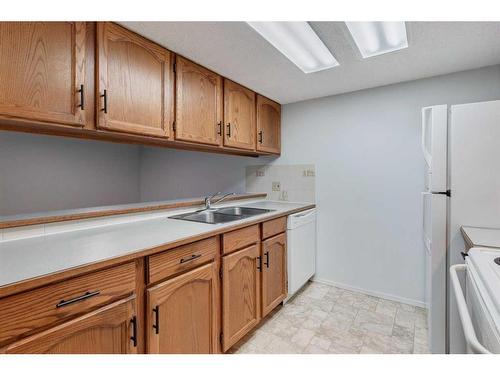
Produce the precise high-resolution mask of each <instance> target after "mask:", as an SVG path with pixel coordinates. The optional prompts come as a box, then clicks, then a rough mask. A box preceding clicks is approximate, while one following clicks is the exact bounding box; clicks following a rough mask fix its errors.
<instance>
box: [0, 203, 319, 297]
mask: <svg viewBox="0 0 500 375" xmlns="http://www.w3.org/2000/svg"><path fill="white" fill-rule="evenodd" d="M259 196H260V195H259ZM240 199H241V198H240ZM315 207H316V204H306V205H304V206H303V207H300V208H295V209H291V210H285V211H281V212H278V213H276V214H273V215H269V216H266V217H265V218H264V219H262V218H255V219H254V220H251V221H245V222H244V223H240V224H237V223H235V224H234V225H230V226H229V227H224V228H217V229H214V230H212V231H209V232H205V233H202V234H198V235H194V236H189V237H185V238H182V239H178V240H175V241H172V242H166V243H164V244H161V245H159V246H155V247H152V248H146V249H139V250H137V251H133V252H130V253H127V254H124V255H120V256H117V257H112V258H109V259H105V260H97V261H95V262H91V263H86V264H82V265H79V266H76V267H72V268H67V269H64V270H60V271H56V272H52V273H49V274H45V275H41V276H36V277H33V278H29V279H24V280H21V281H17V282H15V283H11V284H6V285H3V286H0V298H4V297H7V296H10V295H13V294H17V293H20V292H24V291H28V290H31V289H35V288H38V287H41V286H44V285H48V284H52V283H55V282H59V281H63V280H65V279H69V278H72V277H75V276H80V275H84V274H87V273H91V272H94V271H97V270H101V269H105V268H109V267H113V266H117V265H119V264H123V263H127V262H131V261H134V260H136V259H139V258H143V257H146V256H150V255H153V254H157V253H160V252H163V251H166V250H169V249H172V248H175V247H178V246H182V245H186V244H189V243H192V242H195V241H199V240H202V239H205V238H208V237H212V236H216V235H220V234H222V233H227V232H231V231H233V230H237V229H240V228H244V227H247V226H250V225H254V224H258V223H261V222H264V221H268V220H272V219H276V218H278V217H282V216H288V215H291V214H294V213H297V212H301V211H306V210H310V209H312V208H315Z"/></svg>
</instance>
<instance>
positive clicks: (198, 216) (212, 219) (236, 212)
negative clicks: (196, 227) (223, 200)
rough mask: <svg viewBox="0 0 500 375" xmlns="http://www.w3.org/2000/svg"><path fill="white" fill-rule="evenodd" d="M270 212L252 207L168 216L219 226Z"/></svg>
mask: <svg viewBox="0 0 500 375" xmlns="http://www.w3.org/2000/svg"><path fill="white" fill-rule="evenodd" d="M272 211H274V210H268V209H263V208H252V207H222V208H211V209H207V210H201V211H195V212H188V213H186V214H181V215H175V216H170V217H169V219H178V220H186V221H196V222H198V223H206V224H219V223H228V222H231V221H236V220H241V219H246V218H249V217H252V216H256V215H262V214H265V213H268V212H272Z"/></svg>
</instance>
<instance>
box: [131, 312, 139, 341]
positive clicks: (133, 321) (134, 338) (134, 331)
mask: <svg viewBox="0 0 500 375" xmlns="http://www.w3.org/2000/svg"><path fill="white" fill-rule="evenodd" d="M130 323H131V324H132V336H131V337H130V340H132V342H133V343H134V346H137V318H136V317H135V316H134V317H133V318H132V319H130Z"/></svg>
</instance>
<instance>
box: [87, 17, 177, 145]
mask: <svg viewBox="0 0 500 375" xmlns="http://www.w3.org/2000/svg"><path fill="white" fill-rule="evenodd" d="M97 49H98V51H97V53H98V64H97V72H98V73H97V74H98V79H99V84H98V88H97V94H96V95H97V100H96V103H97V104H96V107H97V108H96V111H97V113H98V116H97V126H98V128H100V129H106V130H114V131H119V132H126V133H135V134H140V135H149V136H155V137H164V138H168V137H170V131H171V126H172V123H173V102H174V98H173V60H172V54H171V53H170V52H169V51H168V50H166V49H164V48H162V47H160V46H158V45H157V44H155V43H153V42H151V41H149V40H147V39H145V38H143V37H141V36H139V35H137V34H135V33H133V32H131V31H128V30H127V29H124V28H123V27H121V26H119V25H116V24H114V23H111V22H99V23H98V25H97Z"/></svg>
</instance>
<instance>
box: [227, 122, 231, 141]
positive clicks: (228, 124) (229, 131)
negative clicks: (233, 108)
mask: <svg viewBox="0 0 500 375" xmlns="http://www.w3.org/2000/svg"><path fill="white" fill-rule="evenodd" d="M227 136H228V137H231V123H230V122H228V123H227Z"/></svg>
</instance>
